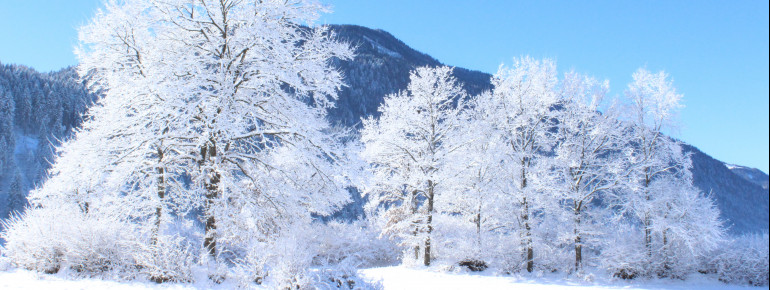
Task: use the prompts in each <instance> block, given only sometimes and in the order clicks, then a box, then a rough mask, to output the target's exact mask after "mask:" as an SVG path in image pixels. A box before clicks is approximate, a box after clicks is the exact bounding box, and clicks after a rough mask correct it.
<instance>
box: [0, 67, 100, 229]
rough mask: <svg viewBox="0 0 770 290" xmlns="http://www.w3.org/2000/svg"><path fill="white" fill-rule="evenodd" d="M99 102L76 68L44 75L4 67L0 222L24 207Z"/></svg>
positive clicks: (0, 104)
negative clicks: (56, 153) (60, 147)
mask: <svg viewBox="0 0 770 290" xmlns="http://www.w3.org/2000/svg"><path fill="white" fill-rule="evenodd" d="M94 100H95V96H94V95H93V94H90V93H88V90H87V89H86V87H85V86H84V85H83V84H82V83H79V82H78V77H77V73H76V72H75V69H74V68H72V67H70V68H65V69H62V70H60V71H57V72H52V73H39V72H36V71H35V70H33V69H31V68H28V67H26V66H22V65H5V64H1V63H0V218H4V217H6V216H8V214H9V212H10V211H13V210H21V209H22V208H23V205H24V204H25V203H26V200H25V196H26V193H27V192H28V191H29V190H30V189H31V188H33V187H34V186H35V185H36V184H38V183H39V182H40V181H42V178H43V176H44V174H45V170H46V169H48V168H49V167H50V164H49V162H50V161H51V160H52V156H53V148H54V147H55V146H56V145H57V144H58V143H59V141H60V140H62V139H64V138H67V137H68V135H69V134H70V133H71V132H72V129H73V128H76V127H78V126H79V125H80V123H81V121H82V119H81V115H82V114H83V113H84V112H85V111H86V109H87V108H88V107H89V106H90V105H91V104H92V103H93V101H94Z"/></svg>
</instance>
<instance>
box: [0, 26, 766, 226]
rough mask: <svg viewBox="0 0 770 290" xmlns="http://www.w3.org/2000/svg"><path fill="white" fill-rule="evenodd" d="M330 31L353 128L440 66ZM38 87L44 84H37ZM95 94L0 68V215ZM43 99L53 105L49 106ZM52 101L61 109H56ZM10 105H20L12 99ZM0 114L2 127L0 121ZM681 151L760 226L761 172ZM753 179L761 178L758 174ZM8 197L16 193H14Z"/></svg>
mask: <svg viewBox="0 0 770 290" xmlns="http://www.w3.org/2000/svg"><path fill="white" fill-rule="evenodd" d="M332 31H333V32H334V33H335V34H336V35H337V37H338V38H339V39H341V40H343V41H346V42H348V43H350V44H351V45H353V46H354V47H355V48H356V58H355V59H353V60H350V61H336V65H338V66H339V67H340V69H341V70H342V72H343V73H344V75H345V83H346V84H347V86H346V87H344V88H343V89H342V91H341V92H340V93H339V99H338V100H337V104H336V107H335V108H332V109H330V111H329V119H330V121H332V122H333V123H336V124H339V125H342V126H347V127H352V128H360V120H361V118H362V117H368V116H375V117H377V116H379V113H378V112H377V108H378V107H379V105H380V104H381V103H382V101H383V99H384V97H385V95H387V94H390V93H395V92H397V91H399V90H403V89H405V88H406V86H407V84H408V82H409V72H410V71H411V70H412V69H414V68H416V67H418V66H425V65H428V66H438V65H442V64H441V63H440V62H439V61H438V60H436V59H434V58H432V57H430V56H429V55H426V54H424V53H421V52H418V51H416V50H414V49H412V48H410V47H409V46H407V45H406V44H404V43H403V42H401V41H400V40H398V39H397V38H395V37H394V36H393V35H391V34H389V33H387V32H385V31H382V30H373V29H369V28H365V27H361V26H354V25H333V26H332ZM454 72H455V76H456V77H457V79H458V80H459V81H460V82H461V83H462V84H463V87H464V88H465V89H466V90H467V91H468V93H469V94H472V95H475V94H478V93H480V92H481V91H484V90H487V89H489V88H491V85H490V77H491V75H489V74H487V73H483V72H478V71H471V70H467V69H464V68H455V71H454ZM46 84H47V85H46ZM42 87H47V88H48V89H37V88H42ZM9 88H10V89H9ZM3 90H6V91H10V92H11V93H10V95H11V96H12V97H10V98H9V97H8V95H9V94H8V93H6V94H5V95H4V94H3V93H2V91H3ZM46 92H47V93H46ZM94 98H95V97H94V96H93V95H91V94H88V93H87V92H86V88H85V86H84V85H83V84H82V83H79V82H78V81H77V78H76V77H75V75H74V70H73V69H72V68H68V69H64V70H62V71H60V72H54V73H50V74H41V73H37V72H34V71H33V70H31V69H29V68H26V67H23V66H8V65H6V66H0V165H2V166H0V167H2V168H5V169H3V170H5V171H3V174H2V176H1V177H0V217H3V216H5V215H4V213H7V212H8V210H4V208H9V207H10V209H11V210H18V209H20V207H19V203H18V202H16V203H12V204H11V205H10V206H6V205H8V204H9V201H12V200H14V199H13V198H9V193H8V192H9V191H13V190H9V189H10V188H11V187H12V186H11V184H12V183H13V182H15V181H14V180H20V181H19V182H17V184H21V186H16V187H14V188H18V189H16V191H17V192H19V193H23V192H26V191H27V190H29V188H31V186H32V185H34V184H35V183H36V182H39V181H40V180H41V178H42V176H43V174H44V170H45V169H46V168H48V163H47V162H46V160H50V157H51V154H50V152H51V148H52V146H53V145H55V144H56V141H55V140H60V139H62V138H66V137H67V136H68V134H69V132H71V130H72V128H74V127H77V126H78V125H79V124H80V122H81V119H80V117H79V116H80V114H82V113H83V112H85V110H86V109H87V107H88V106H87V105H88V104H90V103H91V102H92V101H93V100H94ZM4 99H5V100H6V103H9V101H8V100H12V102H14V103H17V104H18V103H22V106H20V107H21V108H26V107H29V108H36V109H35V110H29V111H26V110H27V109H21V111H22V112H19V110H16V112H15V113H11V115H14V116H15V117H13V118H12V119H13V120H12V121H10V122H11V123H9V121H8V120H10V119H9V117H8V114H9V113H8V110H5V111H4V109H3V101H2V100H4ZM42 100H47V101H42ZM25 102H27V103H29V104H33V103H34V104H38V103H41V104H43V106H42V107H38V106H37V105H35V106H32V105H30V106H27V105H25V104H27V103H25ZM50 102H53V103H51V104H48V103H50ZM52 104H59V105H61V106H62V107H61V109H60V110H58V109H56V108H57V107H56V106H55V105H52ZM16 107H17V108H19V106H18V105H16ZM38 108H39V109H38ZM11 111H13V110H11ZM59 114H61V116H62V117H55V118H53V119H52V120H48V119H51V118H49V116H59ZM4 115H6V116H4ZM18 116H22V117H18ZM65 116H66V117H65ZM41 117H45V118H43V119H46V118H48V119H46V120H47V121H44V122H42V121H38V120H37V119H36V118H41ZM3 120H5V124H6V125H3V124H4V123H3ZM4 128H5V129H4ZM51 128H54V129H55V130H54V129H51ZM3 132H6V133H3ZM9 132H10V133H9ZM4 136H5V137H4ZM3 138H6V139H3ZM3 140H11V141H3ZM2 142H6V143H8V142H10V143H8V144H12V145H10V146H8V145H6V146H5V147H3V145H2V144H3V143H2ZM14 148H18V149H14ZM685 149H686V150H688V151H690V152H692V153H693V175H694V179H695V185H696V186H698V187H699V188H700V189H701V190H703V191H704V192H706V193H709V194H711V195H712V196H713V197H714V198H715V200H716V203H717V206H718V207H719V209H720V210H721V211H722V215H723V217H724V218H725V220H726V221H727V224H728V225H729V226H730V232H731V233H733V234H740V233H747V232H759V231H767V229H768V204H769V203H770V202H769V201H768V194H767V192H768V191H767V186H766V184H767V175H766V174H765V175H763V176H764V182H765V183H764V184H765V187H764V188H763V187H762V186H761V185H760V184H757V183H755V181H754V180H755V179H753V178H748V177H747V176H760V175H758V174H756V173H755V172H753V171H743V170H741V169H736V168H738V166H733V169H732V170H731V169H730V168H728V166H727V165H725V163H723V162H721V161H719V160H716V159H713V158H712V157H710V156H708V155H707V154H705V153H703V152H701V151H700V150H698V149H697V148H695V147H693V146H690V145H687V146H686V148H685ZM27 161H30V162H27ZM3 164H5V165H3ZM3 166H4V167H3ZM7 172H10V174H8V173H7ZM14 172H18V174H16V173H14ZM6 174H8V175H6ZM749 174H751V175H749ZM15 176H19V178H17V177H15ZM760 177H761V176H760ZM14 178H17V179H14ZM9 180H10V181H9ZM756 180H758V181H759V182H760V183H761V179H756ZM352 192H354V191H352ZM15 196H17V198H18V193H17V194H16V195H15ZM353 196H354V202H353V203H351V204H349V205H348V206H347V207H345V208H344V209H343V210H342V211H341V212H339V213H337V214H336V215H335V216H334V217H336V218H352V217H357V216H361V215H362V214H363V207H362V206H363V203H364V202H365V200H364V199H362V198H360V197H358V196H357V194H353Z"/></svg>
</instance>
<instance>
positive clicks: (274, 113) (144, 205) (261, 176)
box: [19, 0, 352, 279]
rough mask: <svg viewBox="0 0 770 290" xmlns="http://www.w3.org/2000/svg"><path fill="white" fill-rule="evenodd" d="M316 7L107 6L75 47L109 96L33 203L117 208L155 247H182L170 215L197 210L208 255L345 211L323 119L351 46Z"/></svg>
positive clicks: (333, 138) (84, 71) (335, 155)
mask: <svg viewBox="0 0 770 290" xmlns="http://www.w3.org/2000/svg"><path fill="white" fill-rule="evenodd" d="M319 11H321V7H320V6H318V5H317V4H314V3H310V2H306V1H228V0H222V1H195V2H190V1H181V0H180V1H175V0H172V1H154V0H142V1H125V2H123V1H111V2H108V3H107V4H106V8H105V9H104V10H103V11H100V12H99V13H97V16H96V17H95V18H94V19H93V20H92V22H91V23H89V24H88V25H86V26H84V27H83V28H81V31H80V38H81V46H80V48H79V50H78V55H79V57H80V60H81V65H80V67H79V70H80V74H81V75H83V76H87V77H88V80H90V85H91V86H92V87H93V89H94V90H99V91H101V92H103V94H104V97H103V98H102V99H101V100H100V101H99V103H98V104H97V106H96V107H94V108H93V109H92V110H91V111H90V112H89V114H88V122H87V123H86V124H85V125H84V126H83V128H82V129H81V130H80V131H78V132H77V134H76V136H75V137H74V138H72V139H71V140H68V141H67V142H66V143H65V144H64V145H63V146H62V147H61V148H60V149H59V150H58V152H57V154H58V157H57V158H56V164H55V165H54V167H53V168H52V169H51V171H50V177H49V179H48V180H47V182H46V183H45V184H44V185H43V186H42V187H41V188H40V189H38V190H36V191H35V192H34V194H33V200H34V201H35V203H36V205H39V206H43V207H45V206H46V204H49V205H50V204H55V203H57V202H58V201H64V202H67V203H68V204H70V205H72V204H77V205H79V208H80V210H81V212H82V213H81V214H83V215H89V214H90V212H93V211H94V210H96V211H98V212H110V214H111V215H117V216H120V217H121V218H122V219H123V221H130V222H132V223H137V224H138V225H142V226H141V227H138V228H139V229H138V230H139V231H140V234H147V237H149V242H150V243H149V244H151V245H155V244H158V247H169V246H171V247H174V245H176V242H174V243H168V241H178V239H175V238H173V237H170V238H169V237H163V236H161V235H162V234H163V232H162V224H163V223H165V222H166V221H167V219H165V218H164V217H165V216H166V213H172V212H173V213H176V214H177V216H178V217H186V216H191V215H188V214H189V213H192V216H195V215H197V214H198V213H201V215H202V217H203V222H204V228H203V232H204V233H203V246H202V249H203V252H204V253H206V255H204V257H206V256H211V257H217V256H218V255H219V254H220V253H221V252H222V251H223V250H227V251H231V252H234V253H242V252H244V251H246V252H249V251H254V250H255V249H269V248H270V247H269V246H259V245H258V244H270V243H274V242H276V241H277V240H278V238H279V237H283V238H284V239H285V236H286V233H288V232H287V231H290V230H291V228H294V227H296V226H300V227H302V226H303V225H308V224H309V223H310V221H311V214H314V213H316V214H329V213H331V212H332V211H334V210H335V209H337V208H339V207H340V206H341V205H342V204H344V203H345V202H347V199H348V192H347V191H346V190H345V188H344V186H345V185H346V184H347V183H348V182H347V180H348V178H347V176H345V175H344V172H343V170H342V167H343V166H345V165H346V159H347V157H346V154H347V153H346V151H345V150H344V148H343V145H342V143H341V142H340V139H339V137H340V135H341V133H340V131H339V130H335V129H334V128H332V127H331V126H330V125H329V124H328V123H327V121H326V119H325V115H326V110H327V109H328V108H330V107H331V106H332V105H333V101H334V100H335V99H336V93H337V91H338V90H339V88H340V87H341V86H342V82H341V74H340V73H339V72H338V71H337V70H336V69H335V68H334V67H332V66H331V63H332V61H331V60H332V59H343V60H345V59H349V58H351V57H352V51H351V50H350V48H349V46H348V45H347V44H345V43H341V42H338V41H336V40H334V36H333V35H332V34H331V33H330V32H329V31H328V28H326V27H313V22H314V20H315V19H317V17H318V13H319ZM308 26H309V27H308ZM23 222H24V221H20V222H19V223H20V224H21V223H23ZM141 238H142V237H139V240H140V241H141V240H142V239H141ZM164 245H165V246H164ZM222 247H226V248H225V249H221V248H222ZM218 248H220V249H219V250H218ZM167 250H168V249H167ZM271 255H272V254H270V251H269V250H265V252H262V253H260V254H258V255H255V256H256V257H257V258H258V259H257V260H259V261H264V259H265V258H266V257H270V256H271ZM147 256H152V255H147ZM239 258H240V257H239ZM243 258H244V259H247V260H248V259H249V258H248V257H243ZM257 260H253V259H252V261H247V264H254V263H256V261H257ZM276 261H281V260H280V259H277V260H276ZM287 263H289V262H288V261H287ZM255 267H256V266H255ZM275 269H279V267H276V268H275ZM275 276H276V277H277V276H280V275H275ZM153 278H158V279H165V278H164V277H153Z"/></svg>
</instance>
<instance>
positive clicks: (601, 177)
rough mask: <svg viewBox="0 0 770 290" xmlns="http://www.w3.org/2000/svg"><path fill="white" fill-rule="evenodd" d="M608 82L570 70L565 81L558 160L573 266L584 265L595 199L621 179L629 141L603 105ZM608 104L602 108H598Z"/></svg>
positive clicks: (560, 109)
mask: <svg viewBox="0 0 770 290" xmlns="http://www.w3.org/2000/svg"><path fill="white" fill-rule="evenodd" d="M608 90H609V82H607V81H604V82H598V81H596V80H595V79H593V78H589V77H584V76H581V75H578V74H576V73H568V74H567V75H566V76H565V78H564V80H563V81H562V82H561V94H562V98H561V101H560V108H559V118H558V120H559V121H558V122H559V124H558V138H559V145H558V147H557V149H556V156H555V160H554V164H555V174H556V179H557V180H558V182H557V187H556V188H555V189H556V190H557V191H558V192H556V193H555V194H556V195H557V196H559V198H560V199H561V203H563V206H564V207H565V209H566V210H567V217H568V219H569V222H568V223H570V224H572V231H573V232H572V241H573V243H574V253H575V268H576V270H579V269H581V267H582V264H583V246H584V245H586V238H588V237H587V236H589V235H595V234H596V233H592V232H591V231H595V230H596V227H595V226H592V225H590V224H588V223H589V222H590V220H591V219H592V218H594V217H595V216H594V212H595V211H596V210H597V209H601V208H597V206H596V205H595V204H593V201H594V200H595V199H596V198H597V197H599V195H601V194H603V193H604V192H608V191H613V190H617V189H618V187H619V184H620V183H621V182H620V179H622V178H623V174H624V172H623V162H622V161H623V159H622V158H621V157H622V156H620V155H619V154H618V153H619V152H620V151H621V149H622V146H623V145H625V144H624V142H623V139H622V133H623V132H622V127H621V124H620V121H619V120H618V119H617V114H616V113H617V112H616V111H615V108H613V107H610V108H606V107H603V106H604V104H603V99H604V97H605V95H606V93H607V91H608ZM600 109H604V112H600V111H599V110H600Z"/></svg>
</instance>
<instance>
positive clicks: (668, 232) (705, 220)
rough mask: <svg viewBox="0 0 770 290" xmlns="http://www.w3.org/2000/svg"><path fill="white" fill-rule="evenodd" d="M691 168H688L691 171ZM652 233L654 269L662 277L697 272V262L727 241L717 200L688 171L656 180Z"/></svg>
mask: <svg viewBox="0 0 770 290" xmlns="http://www.w3.org/2000/svg"><path fill="white" fill-rule="evenodd" d="M688 169H689V168H688ZM650 187H651V189H652V190H653V191H654V192H655V193H656V194H655V195H654V196H653V197H652V199H651V203H652V204H653V206H652V207H651V208H652V212H651V214H650V216H651V221H650V224H651V228H652V229H651V234H652V235H653V237H656V238H657V239H659V241H660V242H659V243H653V247H654V249H655V251H654V252H655V253H656V254H657V255H658V256H657V257H656V258H655V264H654V265H653V266H655V269H654V270H656V271H657V272H658V274H659V275H661V276H675V277H682V276H684V275H686V274H687V273H690V272H692V271H693V270H694V267H695V265H696V263H697V262H698V259H699V258H701V257H703V255H706V254H707V253H709V252H711V251H713V250H714V249H716V248H717V246H718V245H719V244H720V243H721V242H722V241H723V240H724V228H723V226H722V221H721V220H720V218H719V210H718V209H717V208H716V205H715V204H714V200H713V199H712V198H711V197H709V196H707V195H705V194H704V193H702V192H701V191H700V190H698V189H697V188H696V187H695V186H693V184H692V177H691V174H689V172H686V173H685V174H683V175H673V174H672V175H666V176H665V177H662V178H658V179H656V180H654V181H653V182H652V183H651V185H650Z"/></svg>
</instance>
